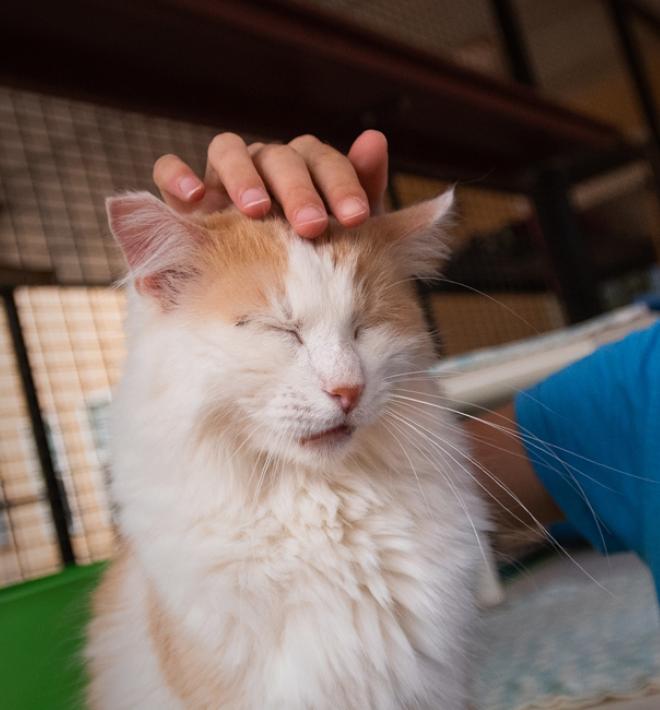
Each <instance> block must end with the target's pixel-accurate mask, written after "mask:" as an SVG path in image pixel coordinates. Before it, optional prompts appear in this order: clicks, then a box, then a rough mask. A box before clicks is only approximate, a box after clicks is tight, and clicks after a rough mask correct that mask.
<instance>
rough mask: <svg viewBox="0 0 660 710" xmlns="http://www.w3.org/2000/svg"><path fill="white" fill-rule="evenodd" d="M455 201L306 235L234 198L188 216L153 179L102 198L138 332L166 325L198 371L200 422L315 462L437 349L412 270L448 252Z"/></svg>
mask: <svg viewBox="0 0 660 710" xmlns="http://www.w3.org/2000/svg"><path fill="white" fill-rule="evenodd" d="M452 203H453V194H452V192H451V191H450V192H447V193H444V194H443V195H440V196H439V197H437V198H435V199H434V200H429V201H427V202H422V203H420V204H418V205H415V206H413V207H409V208H407V209H404V210H401V211H399V212H394V213H391V214H388V215H384V216H378V217H374V218H372V219H370V220H369V221H368V222H367V223H366V224H365V225H363V226H361V227H358V228H354V229H343V228H341V227H340V226H339V225H337V224H336V223H333V224H331V226H330V227H329V228H328V231H327V233H326V234H325V235H324V236H322V237H321V238H319V239H316V240H313V241H311V240H304V239H301V238H300V237H298V236H297V235H295V234H294V233H293V232H292V230H291V228H290V227H289V225H288V224H287V223H286V222H285V221H283V220H282V219H277V218H271V219H267V220H264V221H255V220H251V219H249V218H246V217H244V216H242V215H240V214H239V213H238V212H237V211H235V210H229V211H227V212H223V213H217V214H213V215H210V216H207V217H195V218H187V217H183V216H181V215H178V214H177V213H175V212H174V211H172V210H171V209H170V208H169V207H167V206H166V205H164V204H163V203H162V202H160V201H159V200H157V199H156V198H155V197H153V196H151V195H149V194H148V193H129V194H125V195H121V196H118V197H113V198H110V199H109V200H108V202H107V208H108V214H109V221H110V226H111V229H112V231H113V233H114V235H115V237H116V239H117V241H118V242H119V244H120V245H121V247H122V249H123V252H124V254H125V256H126V260H127V262H128V265H129V269H130V271H129V276H128V281H129V282H131V283H132V284H133V286H134V291H135V297H134V303H133V306H132V307H133V308H137V309H139V310H140V311H141V316H142V320H141V322H142V323H143V324H144V329H145V333H144V335H143V338H151V337H153V335H154V334H155V333H157V332H159V331H160V332H161V335H162V333H168V334H169V335H168V336H167V337H169V338H170V339H171V340H170V342H172V347H173V348H174V347H175V345H174V340H175V339H176V340H177V344H176V349H177V353H178V355H177V357H178V358H179V359H184V360H185V362H182V363H179V365H180V366H181V368H180V370H179V371H180V372H189V373H195V378H196V380H197V381H199V379H200V377H201V378H203V382H204V386H203V388H202V389H201V390H200V391H199V392H198V394H197V397H198V398H199V399H200V401H199V403H198V404H199V407H198V412H199V428H200V430H201V431H203V432H204V435H205V436H207V437H213V436H214V435H217V436H223V435H226V434H227V433H232V435H234V436H235V437H236V439H237V441H238V440H239V439H241V438H243V439H244V442H243V444H242V445H245V446H247V447H248V448H255V449H257V450H259V451H261V452H267V453H270V454H272V455H274V456H277V457H285V458H288V459H292V460H297V461H302V462H305V463H318V462H320V461H322V460H324V459H325V460H332V459H336V458H337V457H342V456H344V455H345V454H346V453H347V452H349V451H351V450H354V449H355V447H356V446H359V443H358V442H359V441H360V434H361V432H365V431H367V432H369V431H371V432H373V431H374V428H377V427H378V426H379V422H381V421H382V420H383V418H384V417H385V416H386V413H387V411H388V407H389V406H390V405H391V401H390V393H391V390H392V388H393V387H395V386H396V383H397V382H398V381H399V379H400V377H401V376H402V375H403V374H404V373H411V372H415V371H417V372H419V371H421V370H423V369H424V368H426V367H428V365H429V364H430V363H431V361H432V358H433V350H432V345H431V341H430V337H429V335H428V333H427V330H426V324H425V321H424V318H423V314H422V311H421V309H420V307H419V304H418V301H417V294H416V284H415V278H416V277H422V278H423V277H425V276H429V275H432V274H433V273H435V271H436V269H437V267H438V264H439V262H440V261H441V260H442V259H443V258H444V257H445V255H446V238H445V224H446V221H447V218H448V215H449V214H450V212H451V207H452ZM163 342H165V343H167V340H165V341H163V339H162V338H161V340H160V341H159V343H160V345H159V347H161V348H162V347H163V344H162V343H163ZM182 342H184V343H185V347H181V343H182ZM164 347H167V345H165V346H164ZM161 354H162V351H161Z"/></svg>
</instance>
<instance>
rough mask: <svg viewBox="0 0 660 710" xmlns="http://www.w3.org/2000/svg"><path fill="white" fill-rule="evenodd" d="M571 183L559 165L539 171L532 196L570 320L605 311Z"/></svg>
mask: <svg viewBox="0 0 660 710" xmlns="http://www.w3.org/2000/svg"><path fill="white" fill-rule="evenodd" d="M568 189H569V183H568V180H567V179H566V176H565V175H564V173H563V172H562V171H561V170H559V169H557V168H554V169H553V168H548V169H546V170H543V171H541V172H540V173H539V176H538V178H537V183H536V188H535V190H533V192H532V199H533V200H534V204H535V207H536V217H537V224H538V227H539V231H540V236H541V239H542V241H543V244H544V247H545V250H546V253H547V256H548V261H549V263H550V266H551V269H552V276H553V279H554V282H555V286H556V289H557V291H558V293H559V296H560V298H561V301H562V304H563V308H564V312H565V314H566V317H567V319H568V321H569V322H570V323H577V322H579V321H583V320H586V319H587V318H591V317H593V316H595V315H598V314H599V313H602V312H603V307H602V304H601V299H600V293H599V288H598V281H597V279H596V276H595V273H594V269H593V265H592V263H591V258H590V255H589V253H588V250H587V247H586V244H585V243H584V239H583V238H582V234H581V232H580V227H579V225H578V222H577V219H576V216H575V211H574V209H573V206H572V205H571V202H570V199H569V194H568Z"/></svg>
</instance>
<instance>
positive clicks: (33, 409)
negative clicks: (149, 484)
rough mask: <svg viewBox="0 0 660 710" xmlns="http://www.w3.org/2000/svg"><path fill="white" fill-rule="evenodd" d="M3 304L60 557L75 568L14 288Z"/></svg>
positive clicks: (5, 293)
mask: <svg viewBox="0 0 660 710" xmlns="http://www.w3.org/2000/svg"><path fill="white" fill-rule="evenodd" d="M2 301H3V304H4V307H5V313H6V314H7V323H8V325H9V331H10V334H11V339H12V344H13V346H14V353H15V356H16V363H17V365H18V371H19V375H20V378H21V385H22V387H23V394H24V395H25V401H26V404H27V407H28V414H29V416H30V424H31V425H32V435H33V437H34V443H35V446H36V449H37V455H38V456H39V463H40V465H41V471H42V473H43V477H44V482H45V484H46V493H47V496H48V503H49V504H50V510H51V514H52V516H53V525H54V527H55V532H56V534H57V541H58V544H59V549H60V556H61V558H62V562H63V564H64V565H66V566H70V565H75V564H76V556H75V553H74V551H73V545H72V543H71V536H70V534H69V526H68V524H67V507H66V493H65V491H64V488H63V486H62V483H61V482H60V480H59V478H58V477H57V472H56V469H55V464H54V462H53V457H52V454H51V450H50V446H49V444H48V435H47V433H46V424H45V422H44V419H43V416H42V413H41V408H40V406H39V396H38V394H37V388H36V386H35V382H34V378H33V377H32V369H31V367H30V359H29V354H28V350H27V345H26V343H25V338H24V337H23V329H22V328H21V321H20V316H19V313H18V309H17V308H16V301H15V299H14V291H13V289H11V288H3V289H2Z"/></svg>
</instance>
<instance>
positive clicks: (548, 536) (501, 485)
mask: <svg viewBox="0 0 660 710" xmlns="http://www.w3.org/2000/svg"><path fill="white" fill-rule="evenodd" d="M396 416H397V417H399V415H398V414H397V415H396ZM399 418H400V419H401V421H402V422H406V423H407V424H408V426H410V427H411V428H415V427H416V426H417V427H420V428H421V429H422V430H424V431H426V432H427V434H429V435H432V437H433V439H435V445H436V446H437V447H438V449H439V450H441V451H442V452H443V453H444V454H445V455H446V456H449V457H450V458H451V459H452V460H453V461H455V462H456V459H455V458H454V457H453V456H451V454H449V453H448V452H447V451H446V449H444V447H443V446H442V445H441V444H440V443H439V442H438V438H439V437H437V435H435V433H434V432H431V431H430V430H427V429H426V428H425V427H421V425H419V424H418V423H412V422H410V421H409V420H408V419H407V418H406V417H403V416H401V417H399ZM420 435H423V434H422V432H420ZM442 444H444V445H447V446H449V447H450V448H451V449H453V450H455V451H456V452H457V453H458V454H459V455H461V456H463V457H464V458H465V459H466V460H468V461H470V462H471V463H472V464H473V465H474V466H476V467H477V468H478V469H479V470H480V471H481V472H482V473H483V474H484V475H486V476H488V478H490V479H491V480H492V481H493V482H494V483H495V485H497V486H498V487H499V488H501V489H502V490H503V491H505V492H506V493H507V494H508V495H509V496H510V497H511V498H512V499H513V500H514V501H515V502H516V503H517V504H518V505H519V506H520V508H521V509H522V510H524V511H525V513H526V514H527V515H528V516H529V517H530V519H531V520H532V521H533V522H534V523H535V525H537V526H538V530H539V531H540V532H541V533H542V534H543V536H544V537H545V538H546V539H547V540H548V541H549V542H550V543H551V544H552V546H553V547H555V549H557V550H558V551H559V552H561V554H563V555H565V556H566V557H567V558H568V559H569V560H570V561H571V562H572V563H573V564H574V565H575V566H576V567H577V568H578V569H579V570H580V571H581V572H582V573H583V574H585V575H586V576H587V577H588V578H589V579H590V580H591V581H592V582H594V583H595V584H596V585H597V586H598V587H599V588H600V589H602V590H603V591H605V592H606V593H608V594H610V595H611V594H612V592H611V591H610V590H609V589H607V588H606V587H605V586H604V585H603V584H602V583H601V582H599V581H598V580H597V579H596V578H595V577H594V576H593V575H591V574H590V573H589V572H588V571H587V570H586V569H585V568H584V567H583V566H582V565H581V564H580V563H579V562H578V561H577V560H576V559H575V558H574V557H573V556H572V555H571V554H570V553H569V552H568V550H566V548H564V547H563V545H561V544H560V543H559V542H558V541H557V540H556V538H555V537H554V536H553V535H551V534H550V532H549V531H548V530H547V528H546V527H545V526H544V525H543V524H542V523H541V522H540V521H539V520H538V518H536V516H535V515H534V514H533V513H532V512H531V511H530V510H529V508H528V507H527V506H526V505H525V504H524V503H523V502H522V501H521V500H520V497H519V496H517V495H516V494H515V493H514V492H513V491H511V489H510V488H509V487H508V486H506V485H505V484H504V483H502V482H501V481H500V480H499V479H498V478H497V477H496V476H493V475H492V474H491V472H490V471H488V470H487V469H486V468H485V467H484V466H482V465H481V464H480V463H479V462H478V461H476V460H475V459H474V458H472V457H471V456H469V455H468V454H466V453H465V452H464V451H462V450H461V449H459V448H458V447H456V446H454V445H453V444H451V443H450V442H448V441H445V440H442ZM457 463H458V462H457ZM462 468H463V470H465V471H466V473H467V474H468V475H469V476H470V478H472V480H473V481H474V482H475V483H476V484H477V485H478V486H479V487H480V488H481V489H482V490H484V491H485V492H486V493H487V494H488V495H489V497H491V498H493V499H494V500H495V501H496V502H498V503H499V501H497V499H496V498H495V496H493V494H492V493H491V492H490V491H489V490H488V489H487V488H486V487H485V486H484V484H483V483H482V482H481V481H479V479H478V478H477V477H476V476H474V474H472V473H471V472H470V471H469V470H468V469H466V468H465V467H462ZM507 512H508V513H509V514H510V515H511V516H512V517H514V518H515V519H516V520H518V522H520V523H521V524H522V525H523V526H524V527H525V528H529V529H532V528H531V526H530V524H529V523H527V522H526V521H524V520H523V519H522V518H520V516H518V515H517V514H515V513H514V512H513V511H511V510H508V511H507Z"/></svg>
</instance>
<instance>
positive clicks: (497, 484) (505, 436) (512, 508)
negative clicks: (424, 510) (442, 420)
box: [465, 402, 563, 530]
mask: <svg viewBox="0 0 660 710" xmlns="http://www.w3.org/2000/svg"><path fill="white" fill-rule="evenodd" d="M465 426H466V429H467V431H468V434H469V436H470V439H471V443H472V455H473V456H474V458H475V459H476V461H477V463H478V466H477V471H476V474H477V476H478V479H479V484H480V487H482V490H483V492H484V494H485V495H486V497H487V498H488V499H489V501H490V502H491V503H492V510H493V516H494V520H495V522H496V525H497V527H498V529H505V530H511V529H518V528H519V529H524V528H527V529H528V526H533V527H535V528H536V529H538V527H539V523H541V524H543V525H547V524H549V523H552V522H555V521H557V520H561V518H562V517H563V516H562V513H561V511H560V510H559V508H558V507H557V505H556V504H555V502H554V501H553V499H552V497H551V496H550V494H549V493H548V491H547V490H546V489H545V488H544V487H543V485H542V483H541V481H540V480H539V478H538V476H537V475H536V473H535V471H534V468H533V467H532V464H531V463H530V461H529V458H528V457H527V453H526V451H525V447H524V445H523V442H522V440H521V438H520V436H519V432H518V426H517V424H516V421H515V411H514V406H513V403H512V402H511V403H509V404H507V405H505V406H503V407H501V408H500V409H499V410H494V411H493V412H489V413H487V414H485V415H483V416H482V417H480V419H479V420H477V419H469V420H468V421H467V422H466V425H465Z"/></svg>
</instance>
